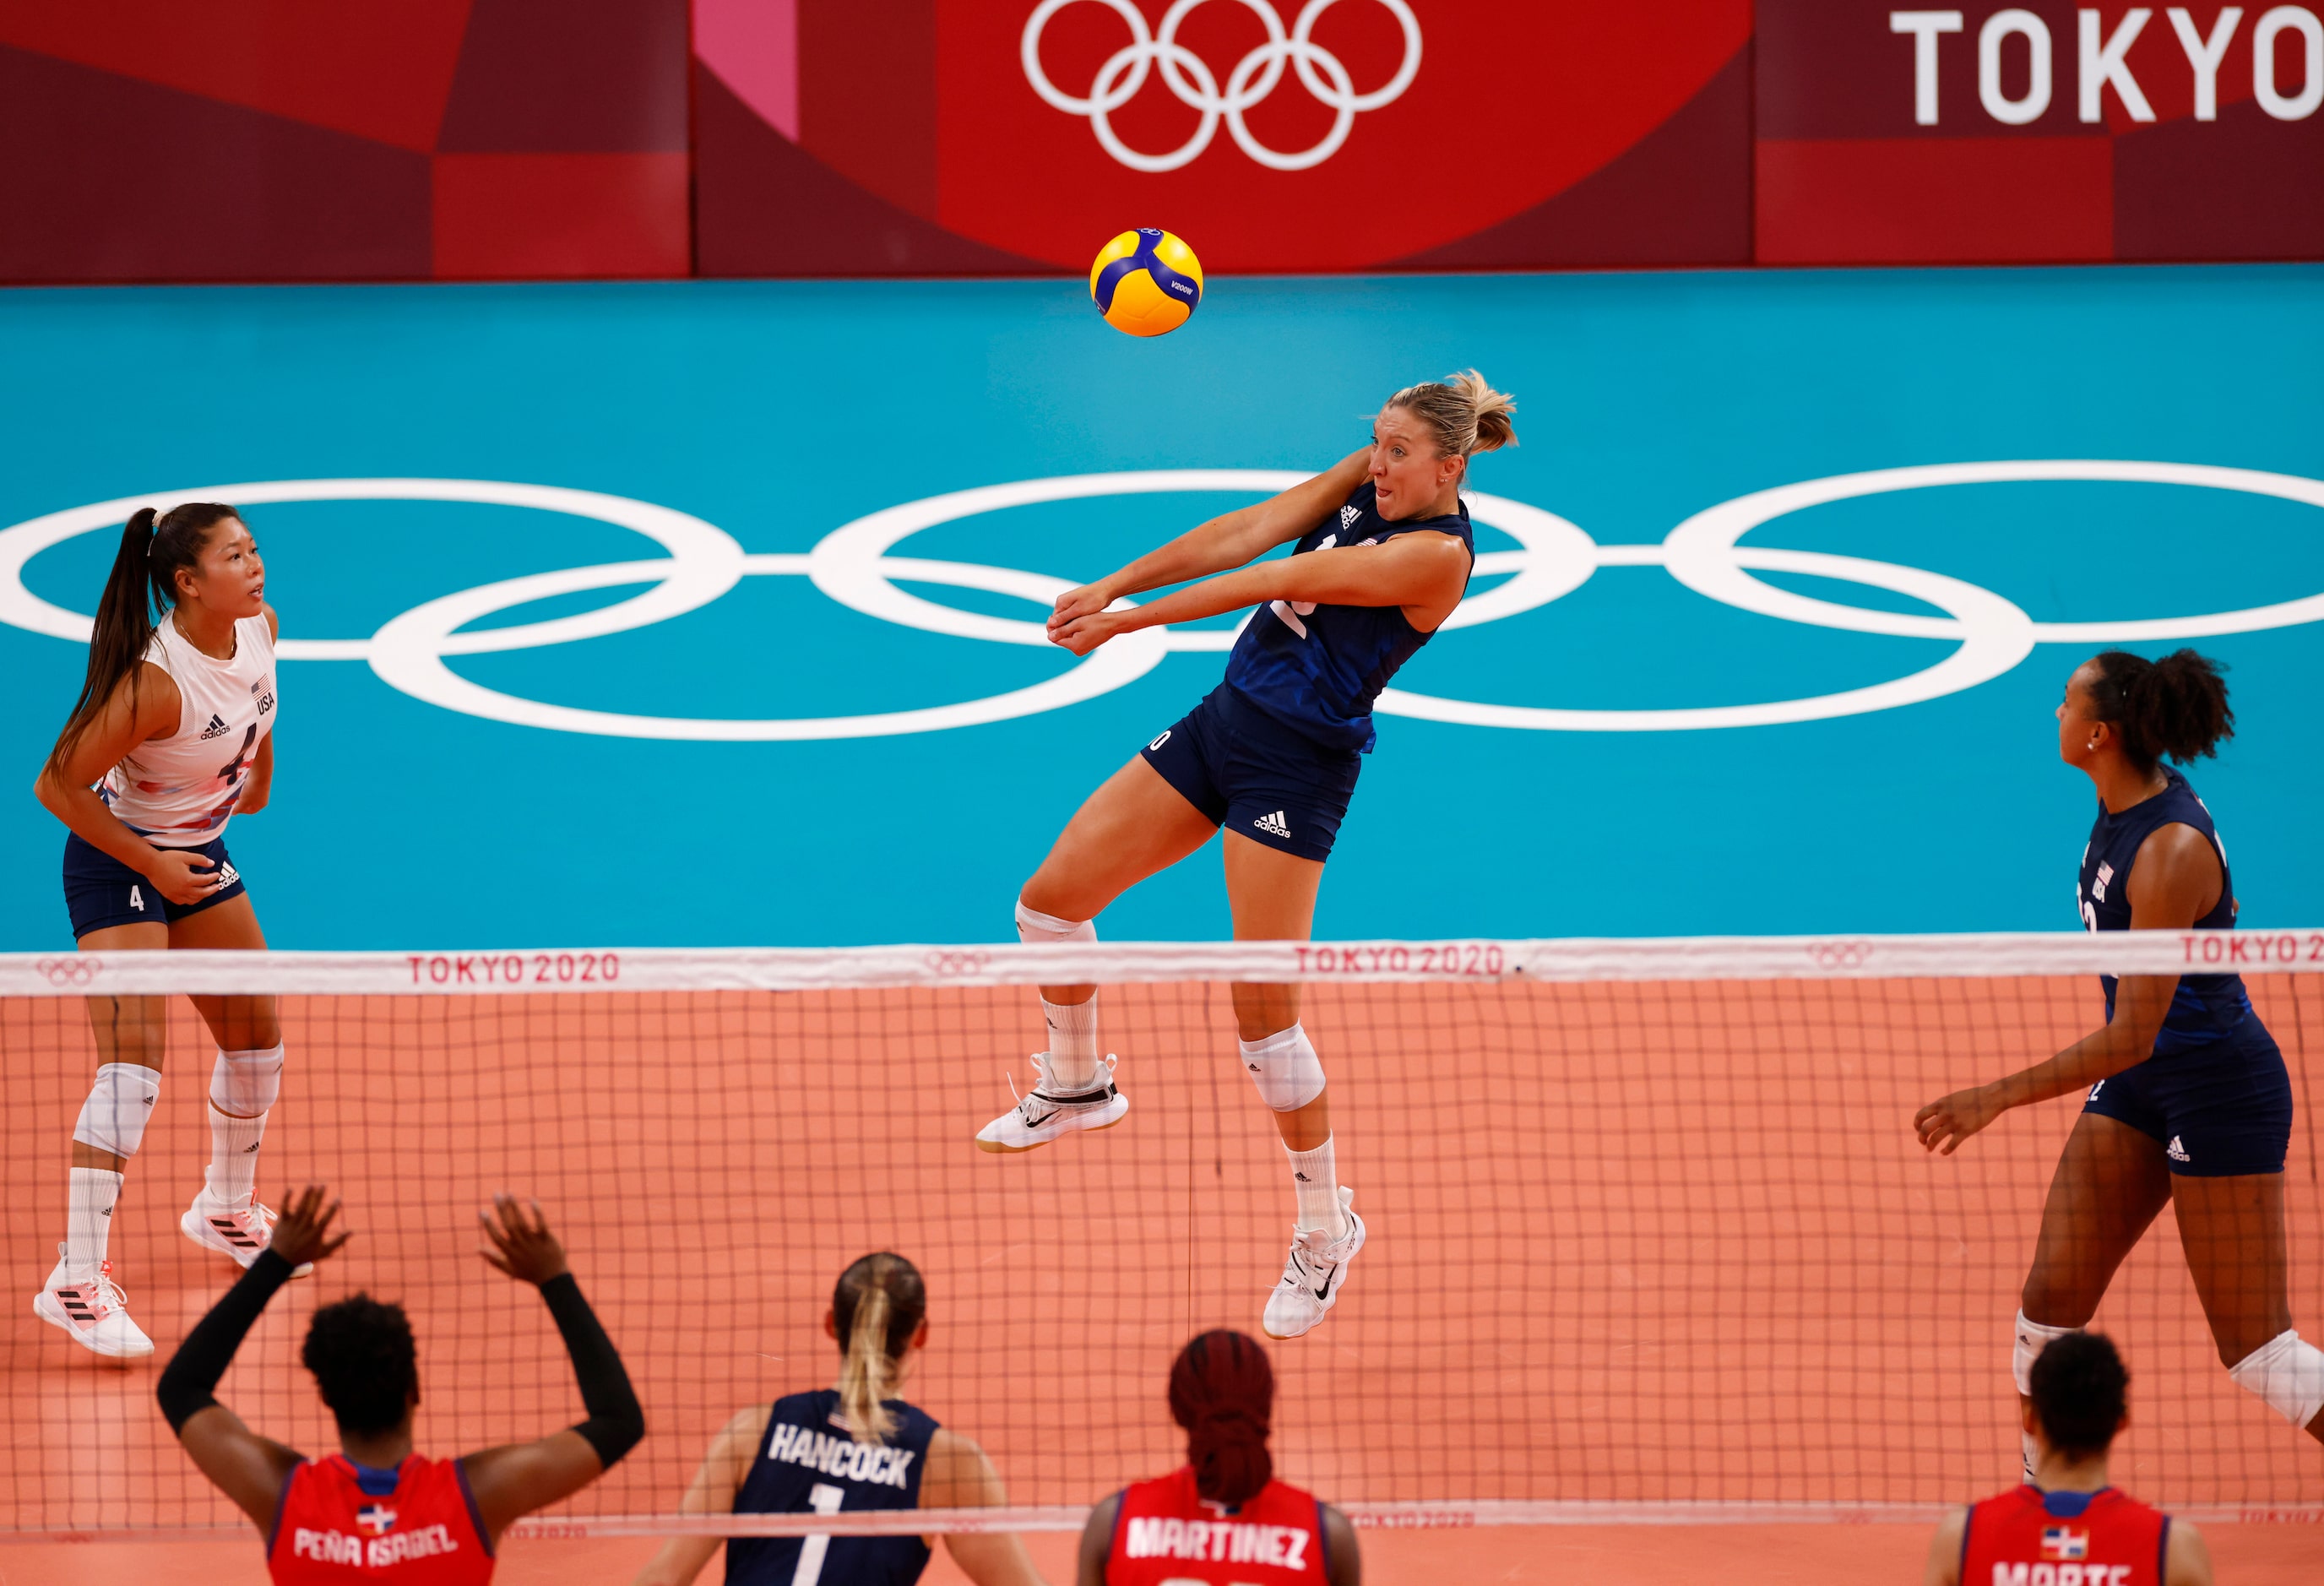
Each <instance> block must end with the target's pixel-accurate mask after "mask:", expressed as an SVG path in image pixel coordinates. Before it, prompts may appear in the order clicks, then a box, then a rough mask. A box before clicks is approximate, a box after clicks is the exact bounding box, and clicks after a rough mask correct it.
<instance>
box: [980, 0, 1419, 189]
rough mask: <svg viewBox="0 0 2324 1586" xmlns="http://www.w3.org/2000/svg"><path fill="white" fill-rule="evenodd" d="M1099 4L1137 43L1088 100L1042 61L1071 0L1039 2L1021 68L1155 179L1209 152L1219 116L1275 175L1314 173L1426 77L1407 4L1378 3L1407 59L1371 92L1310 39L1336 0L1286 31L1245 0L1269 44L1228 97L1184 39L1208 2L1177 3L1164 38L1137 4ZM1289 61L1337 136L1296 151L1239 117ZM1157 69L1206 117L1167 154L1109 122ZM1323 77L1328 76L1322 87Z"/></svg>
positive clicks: (1102, 0)
mask: <svg viewBox="0 0 2324 1586" xmlns="http://www.w3.org/2000/svg"><path fill="white" fill-rule="evenodd" d="M1096 3H1097V4H1100V5H1104V6H1106V7H1107V8H1108V9H1109V10H1111V11H1112V12H1113V13H1114V14H1116V15H1117V16H1119V17H1120V18H1121V20H1122V21H1123V22H1125V23H1129V24H1130V42H1129V43H1128V44H1127V45H1125V46H1124V47H1122V48H1121V49H1120V50H1117V51H1114V52H1113V53H1112V54H1111V55H1110V56H1108V57H1107V58H1106V61H1105V64H1104V65H1103V66H1101V67H1099V68H1098V72H1097V77H1096V78H1095V79H1094V80H1093V82H1092V83H1091V85H1090V91H1089V94H1088V96H1087V97H1080V96H1077V95H1074V94H1068V93H1066V92H1065V90H1064V89H1062V88H1058V87H1057V86H1056V83H1054V82H1052V81H1050V80H1049V74H1048V72H1047V70H1045V69H1043V67H1042V65H1041V33H1042V30H1043V29H1045V28H1047V26H1048V25H1049V19H1050V18H1051V17H1053V16H1055V15H1056V14H1057V13H1058V12H1060V11H1063V10H1064V9H1065V7H1066V6H1068V5H1073V4H1074V0H1041V4H1040V5H1038V6H1037V7H1035V8H1034V11H1033V14H1032V15H1031V16H1030V17H1029V18H1028V19H1027V20H1026V23H1025V32H1024V35H1023V37H1022V38H1021V39H1020V40H1019V46H1018V54H1019V57H1020V58H1021V59H1022V60H1023V62H1024V66H1025V80H1026V81H1027V82H1028V83H1030V84H1031V85H1032V86H1033V91H1034V92H1035V93H1037V94H1038V95H1040V96H1041V97H1042V98H1044V99H1046V100H1047V101H1048V102H1049V103H1050V104H1051V105H1053V106H1056V108H1057V109H1059V110H1062V111H1064V112H1065V114H1066V115H1085V116H1087V117H1088V118H1089V123H1090V130H1091V131H1093V132H1094V133H1095V134H1097V141H1098V143H1099V145H1100V146H1101V147H1102V148H1103V149H1104V150H1105V152H1107V153H1109V154H1111V155H1112V156H1113V157H1114V159H1115V160H1116V161H1119V162H1120V163H1121V164H1123V165H1127V166H1129V167H1130V169H1131V170H1132V171H1146V172H1148V173H1149V174H1152V173H1157V172H1160V171H1176V170H1179V169H1180V168H1182V167H1184V166H1186V165H1188V164H1191V163H1192V162H1193V161H1194V160H1195V159H1196V158H1197V157H1198V156H1200V155H1201V153H1202V152H1203V150H1205V149H1207V148H1209V147H1210V146H1211V140H1212V139H1213V138H1214V137H1216V136H1217V135H1218V131H1219V123H1220V121H1221V120H1222V119H1223V120H1224V121H1225V122H1226V124H1227V131H1228V133H1229V134H1231V136H1232V137H1233V138H1234V141H1235V143H1236V145H1237V146H1238V147H1240V149H1241V150H1242V152H1244V153H1246V154H1248V155H1250V157H1251V158H1252V159H1253V160H1255V161H1258V162H1259V164H1261V165H1264V166H1266V167H1267V168H1268V170H1270V171H1308V170H1312V169H1313V168H1314V167H1315V166H1318V165H1321V164H1322V163H1323V161H1326V160H1329V159H1330V158H1331V157H1332V156H1333V155H1334V154H1336V153H1338V152H1340V145H1341V144H1342V143H1346V142H1347V141H1348V133H1349V131H1350V129H1351V128H1352V127H1353V126H1354V125H1355V124H1356V116H1357V115H1359V114H1360V113H1361V112H1363V111H1366V110H1378V109H1379V107H1380V106H1383V105H1391V104H1394V103H1395V102H1396V101H1397V99H1399V98H1401V97H1403V96H1404V91H1405V89H1406V88H1410V87H1411V86H1412V79H1413V78H1414V77H1416V75H1418V73H1419V71H1420V19H1419V18H1418V17H1416V16H1415V15H1413V14H1412V7H1411V6H1410V5H1407V4H1406V0H1379V5H1382V6H1383V7H1385V8H1386V9H1387V10H1388V13H1389V14H1391V15H1392V16H1394V17H1395V18H1396V21H1397V26H1399V27H1400V28H1402V29H1403V30H1404V58H1403V60H1401V61H1400V62H1399V63H1398V65H1397V70H1396V75H1395V76H1394V77H1392V78H1389V79H1388V82H1387V84H1386V86H1384V87H1382V88H1375V89H1373V90H1371V91H1370V92H1369V93H1364V94H1359V93H1357V92H1356V85H1355V83H1354V81H1353V80H1352V79H1351V78H1350V77H1349V76H1348V69H1347V68H1346V67H1345V66H1344V65H1342V63H1341V61H1340V58H1339V57H1338V56H1336V55H1334V54H1333V53H1332V52H1331V51H1329V50H1326V49H1324V48H1323V46H1322V45H1321V44H1318V43H1316V42H1315V41H1314V39H1313V38H1312V37H1310V35H1311V34H1312V33H1313V32H1314V29H1315V23H1316V21H1317V19H1318V18H1320V17H1321V16H1322V15H1323V13H1324V12H1326V11H1328V10H1330V9H1331V8H1332V6H1333V5H1335V4H1337V0H1307V4H1306V5H1304V6H1302V7H1301V8H1300V11H1299V15H1298V18H1297V20H1296V21H1295V22H1293V23H1292V24H1291V32H1289V33H1288V34H1287V35H1286V33H1285V32H1284V31H1283V18H1282V16H1281V15H1280V14H1277V11H1276V9H1275V7H1274V6H1273V5H1271V4H1269V3H1268V0H1240V4H1241V5H1242V6H1243V8H1244V9H1245V10H1247V11H1249V12H1250V13H1251V14H1254V15H1255V16H1257V17H1258V18H1259V22H1260V23H1261V24H1263V25H1264V26H1265V27H1266V29H1267V42H1265V43H1264V44H1261V45H1259V46H1258V47H1257V48H1255V49H1254V50H1252V51H1250V54H1248V55H1245V56H1244V57H1243V58H1242V59H1241V60H1238V61H1237V62H1235V66H1234V69H1233V70H1232V71H1231V72H1229V73H1228V74H1227V89H1226V92H1225V93H1224V94H1222V93H1220V92H1219V79H1218V78H1216V77H1215V76H1213V74H1212V71H1211V69H1210V66H1209V64H1208V63H1207V62H1205V61H1204V60H1203V58H1202V57H1201V56H1199V55H1197V54H1195V53H1194V51H1192V50H1189V49H1187V48H1186V47H1185V45H1184V44H1181V43H1180V42H1178V25H1179V23H1183V22H1184V21H1185V19H1186V16H1187V14H1189V13H1190V12H1192V11H1194V9H1195V8H1196V7H1197V6H1199V5H1203V0H1176V4H1174V5H1172V6H1171V7H1170V9H1169V10H1168V11H1167V12H1166V13H1164V14H1163V17H1162V26H1161V28H1160V30H1159V31H1158V32H1155V31H1149V30H1148V26H1147V23H1146V14H1145V13H1144V12H1142V11H1140V10H1139V8H1138V5H1137V0H1096ZM1286 60H1287V61H1289V62H1290V63H1291V67H1292V69H1293V70H1295V71H1296V72H1297V73H1298V74H1299V81H1300V83H1301V84H1302V85H1303V86H1304V87H1305V88H1306V89H1307V91H1308V92H1309V93H1310V94H1313V95H1314V97H1315V98H1316V99H1317V100H1318V101H1319V102H1320V103H1321V104H1322V105H1323V106H1324V107H1325V108H1326V109H1328V110H1330V111H1332V112H1333V117H1332V130H1331V131H1329V132H1327V133H1325V134H1323V138H1322V140H1321V141H1320V142H1318V143H1316V144H1315V145H1314V147H1312V148H1308V149H1303V150H1300V151H1299V152H1296V153H1290V154H1286V153H1282V152H1277V150H1274V149H1271V148H1269V147H1268V146H1267V145H1266V144H1265V143H1260V142H1259V138H1258V137H1257V136H1256V135H1255V134H1253V133H1252V132H1251V130H1250V127H1249V126H1248V125H1247V124H1244V121H1243V118H1242V116H1243V112H1244V111H1246V110H1249V109H1250V107H1251V106H1254V105H1257V104H1258V103H1259V101H1260V100H1262V99H1264V98H1266V97H1268V95H1269V94H1272V93H1273V92H1275V86H1276V84H1277V83H1279V82H1281V81H1282V80H1283V65H1284V62H1285V61H1286ZM1157 66H1158V67H1160V68H1161V73H1162V82H1163V86H1164V87H1166V88H1168V89H1169V90H1170V92H1171V93H1172V94H1174V95H1176V97H1177V99H1178V102H1179V103H1180V104H1182V105H1184V106H1186V108H1187V109H1189V110H1194V111H1199V112H1200V113H1201V115H1202V118H1203V119H1202V121H1201V123H1200V124H1198V125H1197V126H1196V127H1195V128H1194V136H1192V137H1190V138H1188V139H1187V140H1186V141H1185V143H1181V144H1180V145H1179V146H1178V147H1177V148H1176V149H1173V150H1171V151H1170V152H1168V153H1167V154H1147V153H1141V152H1139V151H1138V150H1136V149H1133V148H1131V147H1130V145H1129V144H1127V143H1123V142H1122V141H1121V138H1120V134H1117V133H1116V132H1115V131H1114V130H1113V123H1112V120H1111V116H1112V114H1113V112H1115V111H1117V110H1119V109H1120V108H1121V107H1122V106H1125V105H1127V104H1129V103H1130V100H1132V99H1134V98H1136V97H1138V92H1139V89H1141V88H1144V87H1145V86H1146V78H1147V76H1148V73H1149V72H1150V71H1151V70H1152V69H1154V68H1155V67H1157ZM1319 73H1320V74H1321V75H1319ZM1325 77H1328V78H1330V79H1331V80H1330V81H1329V82H1326V81H1324V80H1323V78H1325Z"/></svg>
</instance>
